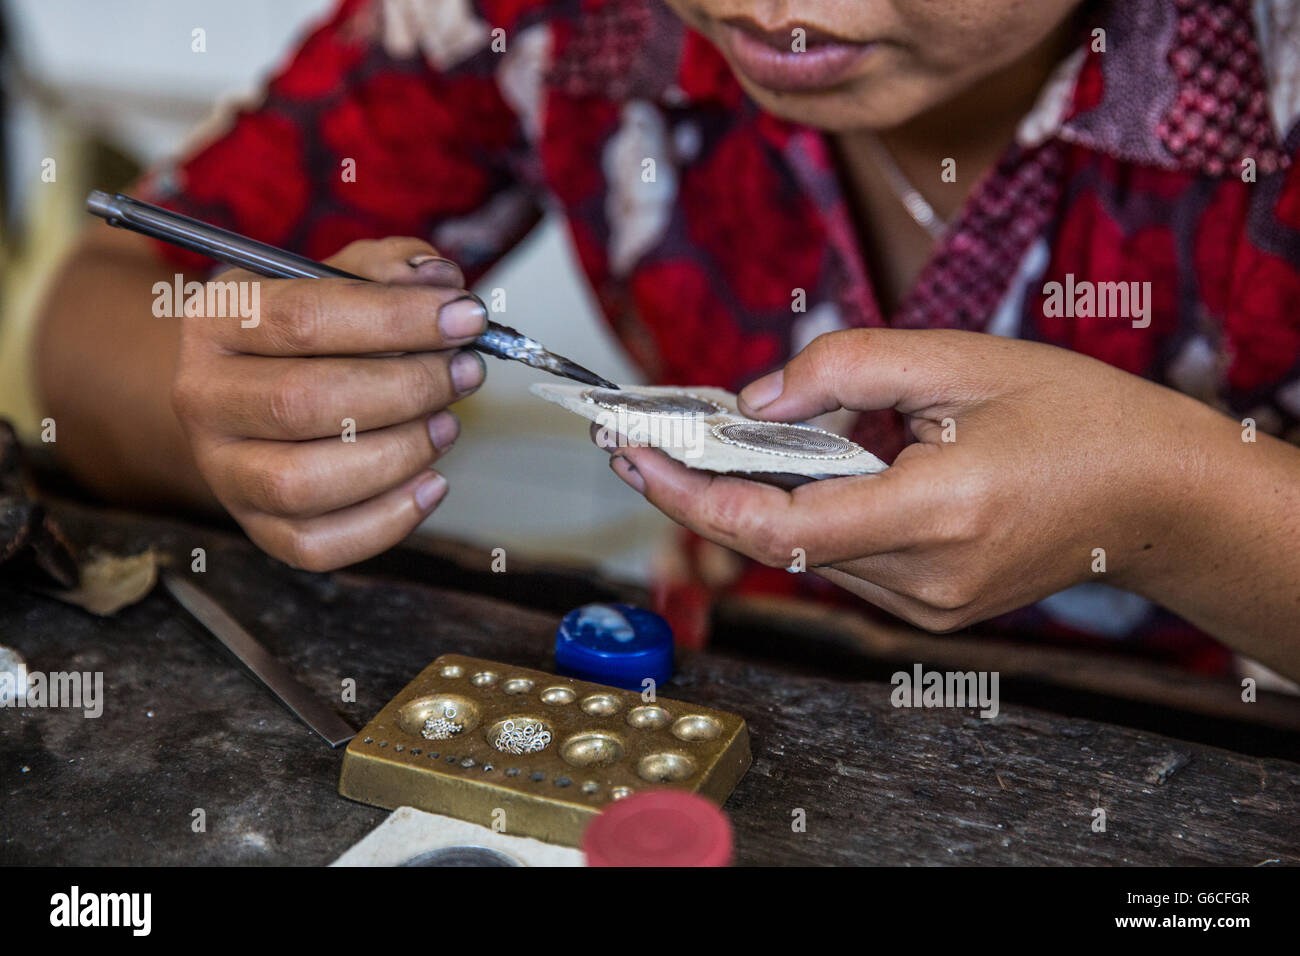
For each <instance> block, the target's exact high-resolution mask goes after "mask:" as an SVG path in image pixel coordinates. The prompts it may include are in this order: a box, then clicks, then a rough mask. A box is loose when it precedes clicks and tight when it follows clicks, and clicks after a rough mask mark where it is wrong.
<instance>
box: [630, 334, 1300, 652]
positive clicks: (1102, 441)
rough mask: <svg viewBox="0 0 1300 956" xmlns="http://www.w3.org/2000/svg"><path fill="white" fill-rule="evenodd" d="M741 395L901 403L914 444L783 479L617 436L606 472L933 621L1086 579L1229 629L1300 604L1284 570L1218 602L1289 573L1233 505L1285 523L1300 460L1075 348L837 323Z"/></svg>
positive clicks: (818, 406)
mask: <svg viewBox="0 0 1300 956" xmlns="http://www.w3.org/2000/svg"><path fill="white" fill-rule="evenodd" d="M740 398H741V409H742V410H743V411H744V412H745V413H746V414H748V415H750V416H752V417H755V418H765V419H770V420H777V421H798V420H802V419H807V418H810V417H812V416H815V415H818V414H821V413H823V412H827V411H832V410H834V409H837V408H840V407H844V408H850V409H859V410H865V409H881V408H896V409H898V410H899V411H900V412H902V413H903V414H904V415H906V416H907V419H908V421H909V423H910V426H911V429H912V432H913V433H914V434H915V436H916V437H917V439H919V441H918V442H917V443H915V444H912V445H910V446H908V447H907V448H906V449H905V450H904V451H903V452H902V453H901V454H900V455H899V456H898V458H897V460H896V461H895V462H894V464H893V466H892V467H891V468H889V469H888V470H886V471H884V472H882V473H880V474H879V475H870V476H862V477H851V478H835V479H830V480H825V481H820V482H813V483H810V484H806V485H802V486H800V487H798V488H795V489H794V490H793V491H789V492H787V491H783V490H779V489H777V488H774V487H771V486H769V485H765V484H760V483H757V482H753V481H747V480H744V479H741V478H733V477H725V476H717V475H711V474H708V473H704V472H699V471H692V470H690V469H689V468H686V467H684V466H682V465H680V464H678V463H677V462H675V461H673V460H671V459H670V458H668V457H667V456H666V455H663V454H662V453H660V452H658V451H656V450H654V449H651V448H636V447H624V448H618V449H617V450H616V451H615V454H614V455H613V457H612V460H611V467H613V469H614V470H615V472H616V473H618V475H619V476H620V477H621V478H622V479H623V480H624V481H626V482H627V483H628V484H630V485H632V486H633V487H634V488H636V489H637V490H639V491H641V492H643V493H644V494H645V496H646V497H647V498H648V499H649V500H650V502H651V503H652V504H654V505H655V506H656V507H658V508H659V509H660V510H662V511H663V512H665V513H666V514H667V515H669V516H670V517H672V518H674V519H675V520H677V521H678V522H680V523H682V524H684V525H686V526H688V527H690V528H692V529H693V530H695V531H696V532H698V533H699V534H701V535H703V536H704V537H706V538H709V539H711V540H713V541H716V542H718V543H720V544H723V545H725V546H727V547H730V548H733V549H735V550H737V551H740V552H742V553H743V554H746V555H749V556H750V557H752V558H755V559H757V560H759V561H761V562H763V563H764V564H768V565H771V566H774V567H783V566H789V565H791V564H792V563H793V561H794V557H795V556H796V555H797V554H798V552H797V551H796V549H803V552H804V553H805V554H806V558H807V564H808V566H810V567H813V566H815V569H816V571H817V572H818V573H820V574H822V575H824V576H825V577H827V578H829V579H830V580H832V581H834V582H836V583H837V584H840V585H842V586H843V587H845V588H847V589H849V590H851V591H853V592H854V593H856V594H858V595H859V596H861V597H863V598H865V599H866V600H868V601H871V602H872V603H873V604H877V605H879V606H880V607H883V608H885V609H886V610H888V611H890V612H892V613H894V614H896V615H898V616H899V617H902V618H905V619H906V620H908V621H911V622H913V623H915V624H917V625H919V626H921V627H923V628H926V629H927V630H933V631H950V630H954V629H956V628H960V627H963V626H966V625H968V624H971V623H973V622H976V621H979V620H982V619H984V618H988V617H991V616H993V615H996V614H999V613H1002V612H1005V611H1008V610H1011V609H1013V608H1017V607H1020V606H1023V605H1025V604H1028V603H1031V602H1033V601H1035V600H1037V599H1039V598H1042V597H1045V596H1047V595H1049V594H1052V593H1054V592H1056V591H1059V590H1061V589H1063V588H1067V587H1070V586H1071V585H1074V584H1078V583H1080V582H1082V581H1105V582H1106V583H1109V584H1113V585H1117V586H1119V587H1123V588H1127V589H1130V590H1135V591H1138V592H1139V593H1144V594H1146V595H1147V596H1149V597H1154V598H1155V599H1157V600H1162V601H1164V602H1165V603H1167V604H1169V605H1170V606H1172V607H1174V609H1175V610H1180V611H1181V612H1183V613H1185V615H1186V616H1190V617H1192V618H1194V619H1197V623H1200V624H1201V626H1203V627H1207V629H1212V631H1217V632H1218V635H1219V636H1221V637H1223V638H1224V639H1228V638H1229V637H1231V636H1233V635H1235V634H1243V635H1244V634H1247V633H1249V634H1251V635H1254V636H1255V637H1263V636H1266V632H1269V631H1272V630H1273V629H1274V628H1278V629H1279V630H1278V631H1277V632H1276V633H1277V634H1279V635H1280V633H1281V631H1280V628H1282V627H1283V626H1284V621H1285V620H1286V619H1287V615H1288V614H1294V611H1295V609H1296V603H1297V601H1298V600H1300V591H1298V590H1297V587H1298V586H1297V585H1296V584H1295V580H1296V579H1295V577H1294V570H1292V572H1290V573H1291V577H1290V578H1289V579H1284V580H1285V587H1286V590H1285V591H1284V592H1283V593H1282V594H1280V595H1278V599H1277V600H1276V602H1274V603H1273V604H1271V605H1270V604H1269V603H1267V602H1264V603H1262V604H1256V605H1255V606H1253V607H1248V608H1243V607H1242V605H1241V603H1240V601H1239V600H1238V601H1237V603H1236V604H1235V605H1234V604H1233V603H1232V601H1233V599H1232V597H1231V596H1232V594H1233V591H1234V589H1237V591H1238V594H1237V595H1236V597H1237V598H1240V596H1241V595H1240V589H1241V587H1248V588H1249V587H1254V588H1261V587H1262V586H1264V585H1266V584H1267V578H1265V579H1264V581H1263V582H1262V583H1261V582H1260V581H1258V580H1256V581H1255V583H1254V584H1251V583H1250V577H1251V573H1252V571H1258V573H1260V574H1266V573H1268V572H1267V571H1266V570H1265V569H1267V568H1270V567H1271V568H1273V569H1274V570H1273V572H1272V573H1274V574H1282V573H1283V568H1285V566H1286V564H1287V563H1288V561H1289V563H1290V565H1291V567H1292V569H1294V567H1295V565H1296V564H1297V561H1296V555H1297V553H1298V552H1300V549H1298V548H1296V546H1295V544H1294V540H1292V544H1291V546H1290V549H1289V556H1288V554H1287V553H1285V552H1284V553H1283V554H1281V555H1280V556H1279V555H1278V554H1277V553H1276V551H1275V552H1273V553H1269V551H1268V549H1267V544H1266V542H1263V541H1262V540H1260V538H1261V535H1260V534H1259V533H1258V531H1252V530H1251V525H1252V521H1251V515H1250V514H1248V513H1247V512H1243V511H1241V510H1240V509H1236V508H1235V505H1234V502H1239V501H1240V500H1241V498H1242V496H1243V495H1247V496H1248V495H1249V494H1251V492H1252V491H1253V490H1254V489H1255V488H1258V489H1259V490H1260V491H1261V492H1264V493H1265V494H1267V495H1270V496H1271V497H1272V502H1273V503H1274V504H1276V505H1277V506H1279V511H1278V518H1277V519H1276V521H1275V522H1274V523H1275V524H1276V525H1277V526H1278V527H1277V531H1278V532H1279V533H1282V532H1285V531H1286V528H1287V526H1288V525H1289V526H1290V531H1289V533H1290V534H1291V535H1294V534H1295V525H1296V518H1297V515H1296V513H1295V512H1296V511H1297V510H1300V509H1296V504H1297V502H1300V491H1298V489H1300V469H1297V467H1296V466H1297V464H1300V454H1298V453H1297V452H1296V450H1295V449H1294V448H1292V447H1290V446H1288V445H1284V444H1283V443H1281V442H1278V441H1276V440H1275V439H1272V438H1268V437H1267V436H1263V435H1261V436H1259V440H1258V442H1255V443H1251V442H1243V440H1242V426H1241V425H1240V424H1239V423H1237V422H1234V421H1232V420H1231V419H1228V418H1226V417H1224V416H1222V415H1220V414H1219V413H1217V412H1215V411H1214V410H1213V409H1211V408H1209V407H1208V406H1205V405H1203V404H1201V403H1200V402H1197V401H1195V400H1193V399H1190V398H1188V397H1186V396H1183V395H1181V394H1179V393H1177V392H1174V391H1171V390H1169V389H1166V388H1163V387H1161V386H1158V385H1155V384H1152V383H1150V382H1148V381H1145V380H1143V379H1140V378H1137V377H1135V376H1132V375H1129V374H1127V373H1125V372H1122V371H1119V370H1118V369H1115V368H1112V367H1110V366H1108V365H1105V364H1103V363H1102V362H1099V361H1096V360H1094V359H1091V358H1087V357H1085V356H1083V355H1079V354H1076V353H1072V352H1068V351H1065V350H1062V349H1058V348H1054V347H1051V346H1047V345H1041V344H1036V343H1032V342H1023V341H1016V340H1009V339H1003V338H998V337H995V336H991V335H981V334H976V333H969V332H953V331H901V330H900V331H892V330H861V331H847V332H836V333H832V334H830V335H824V336H822V337H821V338H819V339H817V340H816V341H814V342H813V343H812V344H811V345H810V346H809V347H808V348H807V349H805V350H804V351H803V352H802V353H800V354H799V355H798V356H796V357H795V358H794V359H792V360H791V362H790V363H789V364H788V365H787V366H786V367H785V369H784V370H782V371H778V372H774V373H772V374H771V375H768V376H766V377H764V378H761V379H759V380H758V381H756V382H754V383H752V384H751V385H749V386H748V387H747V388H746V389H745V390H744V391H743V392H742V393H741V396H740ZM1288 509H1290V510H1288ZM1288 515H1289V517H1287V516H1288ZM1256 516H1257V517H1263V520H1265V521H1269V520H1270V519H1269V518H1268V517H1267V516H1266V515H1265V516H1259V515H1258V514H1257V513H1256ZM1284 540H1286V539H1284ZM1261 549H1263V550H1262V551H1261ZM1103 556H1104V564H1103V563H1102V561H1101V558H1102V557H1103ZM1103 567H1104V571H1103V570H1101V568H1103ZM1215 595H1218V596H1219V600H1218V601H1217V602H1216V601H1214V600H1211V598H1212V597H1213V596H1215ZM1291 630H1292V631H1294V628H1293V627H1292V628H1291ZM1289 639H1290V640H1291V641H1294V637H1291V638H1289ZM1254 650H1255V652H1256V654H1257V656H1261V657H1264V656H1266V655H1264V654H1259V648H1258V647H1256V648H1254ZM1290 653H1291V654H1292V657H1291V658H1290V660H1291V665H1292V666H1293V667H1294V665H1295V657H1294V649H1292V651H1291V652H1290ZM1274 659H1275V660H1276V659H1277V658H1276V656H1274Z"/></svg>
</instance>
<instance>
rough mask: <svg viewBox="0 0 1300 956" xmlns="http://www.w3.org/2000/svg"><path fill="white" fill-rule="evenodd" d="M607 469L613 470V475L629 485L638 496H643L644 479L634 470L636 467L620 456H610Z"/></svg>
mask: <svg viewBox="0 0 1300 956" xmlns="http://www.w3.org/2000/svg"><path fill="white" fill-rule="evenodd" d="M609 467H610V468H612V469H613V470H614V474H616V475H618V476H619V477H620V478H622V479H623V480H624V481H626V482H627V483H628V484H629V485H631V486H632V488H634V489H635V490H636V491H637V493H638V494H642V495H643V494H645V479H644V478H642V477H641V472H639V471H637V470H636V465H634V464H632V463H631V462H630V461H628V460H627V459H626V458H624V457H623V456H622V455H611V456H610V459H609Z"/></svg>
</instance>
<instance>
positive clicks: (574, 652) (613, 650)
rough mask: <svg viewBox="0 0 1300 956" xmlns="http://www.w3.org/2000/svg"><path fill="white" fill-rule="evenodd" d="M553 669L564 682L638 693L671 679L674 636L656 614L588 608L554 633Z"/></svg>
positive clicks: (569, 616)
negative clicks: (649, 682)
mask: <svg viewBox="0 0 1300 956" xmlns="http://www.w3.org/2000/svg"><path fill="white" fill-rule="evenodd" d="M555 669H556V670H557V671H558V672H559V673H561V674H563V675H565V676H566V677H576V678H578V679H579V680H589V681H594V682H595V683H597V684H608V685H609V686H611V687H622V688H623V689H625V690H641V689H642V688H643V685H642V683H641V682H642V681H643V680H645V679H646V678H647V677H649V678H650V679H652V680H653V681H654V682H655V684H656V685H658V684H662V683H665V682H667V681H669V680H671V679H672V676H673V631H672V628H670V627H669V626H668V622H667V621H665V620H664V619H663V618H662V617H660V616H659V615H658V614H656V613H655V612H654V611H647V610H646V609H645V608H641V607H634V606H632V605H631V604H587V605H584V606H583V607H580V608H576V609H575V610H572V611H570V612H569V613H568V614H566V615H564V620H563V621H561V622H560V627H559V630H557V631H556V632H555Z"/></svg>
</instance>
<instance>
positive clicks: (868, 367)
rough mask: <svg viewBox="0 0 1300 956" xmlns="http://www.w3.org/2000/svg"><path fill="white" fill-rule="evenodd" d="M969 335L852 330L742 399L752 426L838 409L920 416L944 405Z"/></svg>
mask: <svg viewBox="0 0 1300 956" xmlns="http://www.w3.org/2000/svg"><path fill="white" fill-rule="evenodd" d="M971 335H973V333H968V332H949V331H946V330H945V331H928V330H910V329H909V330H903V329H848V330H845V331H842V332H828V333H827V334H825V335H820V336H818V337H817V338H815V339H813V341H812V342H811V343H809V345H808V346H807V347H806V348H805V349H804V350H803V351H802V352H800V353H799V354H798V355H796V356H795V357H794V358H792V359H791V360H790V361H789V362H788V363H787V364H786V366H785V368H783V369H779V370H777V371H775V372H772V373H770V374H768V375H765V376H763V377H762V378H760V379H757V380H755V381H753V382H751V383H750V384H749V385H747V386H745V388H744V389H742V390H741V392H740V396H739V398H740V410H741V411H742V412H744V413H745V414H746V415H748V416H750V417H751V418H765V419H770V420H774V421H801V420H803V419H807V418H813V417H815V416H817V415H820V414H822V413H823V412H833V411H835V410H836V409H839V408H849V409H853V410H854V411H873V410H876V409H881V408H897V409H898V410H899V411H901V412H903V413H905V414H914V413H916V412H918V411H920V410H921V409H924V408H928V407H930V406H931V405H934V404H935V403H936V402H938V401H941V397H940V393H941V392H942V390H943V386H944V383H945V382H947V381H951V380H952V374H951V373H952V372H953V368H952V364H951V361H952V359H951V356H952V347H953V346H954V345H957V344H959V343H957V342H955V341H948V342H944V341H940V339H942V338H951V337H952V336H962V337H967V336H971Z"/></svg>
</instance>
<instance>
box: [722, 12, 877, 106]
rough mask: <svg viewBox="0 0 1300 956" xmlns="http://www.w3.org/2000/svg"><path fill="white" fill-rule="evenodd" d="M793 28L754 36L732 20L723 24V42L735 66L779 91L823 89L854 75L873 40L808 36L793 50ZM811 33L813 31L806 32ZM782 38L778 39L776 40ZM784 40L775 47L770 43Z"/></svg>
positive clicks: (757, 80)
mask: <svg viewBox="0 0 1300 956" xmlns="http://www.w3.org/2000/svg"><path fill="white" fill-rule="evenodd" d="M793 30H794V28H793V27H791V29H790V30H789V31H776V32H773V33H764V34H763V35H761V36H760V35H756V31H754V30H753V29H746V28H745V27H744V26H738V25H736V24H734V23H724V24H722V36H723V43H724V44H725V46H726V48H727V52H728V53H730V54H731V59H732V63H733V64H734V65H735V67H736V69H737V70H739V71H740V72H741V73H743V74H744V75H745V76H746V77H748V78H749V79H751V80H753V81H754V82H755V83H757V84H758V85H759V86H762V87H765V88H767V89H769V90H774V91H776V92H779V93H799V92H806V91H808V90H824V89H826V88H828V87H832V86H837V85H839V84H840V83H843V82H844V81H845V80H847V79H849V78H850V77H852V76H853V73H854V71H855V70H856V69H857V67H858V65H859V64H860V63H861V62H862V60H863V58H865V57H866V55H867V54H868V53H870V52H871V50H872V48H873V47H874V46H875V44H874V43H850V42H847V41H843V40H827V39H823V38H822V37H820V36H818V37H816V38H812V37H810V38H809V40H808V47H807V49H806V50H805V51H804V52H802V53H796V52H795V51H794V50H792V49H791V48H790V47H791V46H792V44H793V42H794V41H793ZM808 32H809V33H810V34H811V33H812V32H813V31H811V30H809V31H808ZM778 38H781V39H778ZM773 40H777V43H783V45H781V46H778V45H776V44H774V43H773Z"/></svg>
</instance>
